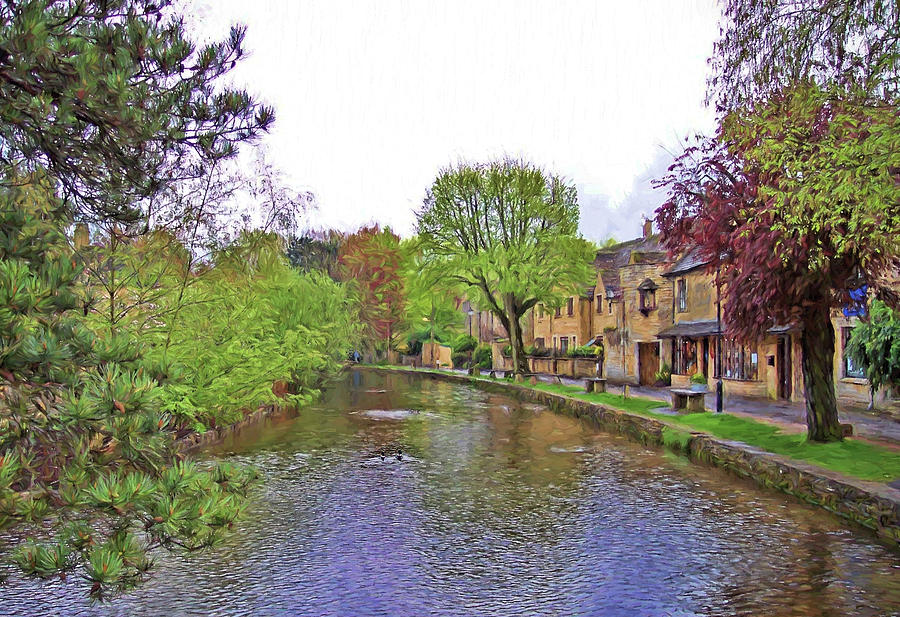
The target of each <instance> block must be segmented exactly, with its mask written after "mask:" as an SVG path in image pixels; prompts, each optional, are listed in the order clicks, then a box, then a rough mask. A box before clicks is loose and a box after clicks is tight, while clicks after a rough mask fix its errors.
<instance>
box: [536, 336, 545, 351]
mask: <svg viewBox="0 0 900 617" xmlns="http://www.w3.org/2000/svg"><path fill="white" fill-rule="evenodd" d="M534 347H535V349H543V348H544V337H542V336H539V337H537V338H536V339H534Z"/></svg>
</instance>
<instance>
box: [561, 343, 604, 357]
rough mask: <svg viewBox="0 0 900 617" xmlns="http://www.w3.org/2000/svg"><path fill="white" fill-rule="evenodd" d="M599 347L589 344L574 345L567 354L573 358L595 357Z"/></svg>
mask: <svg viewBox="0 0 900 617" xmlns="http://www.w3.org/2000/svg"><path fill="white" fill-rule="evenodd" d="M596 350H597V348H596V347H593V346H589V345H582V346H581V347H572V348H570V349H569V350H568V352H567V354H566V355H568V356H569V357H571V358H595V357H596V356H597V351H596Z"/></svg>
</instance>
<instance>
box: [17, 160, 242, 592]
mask: <svg viewBox="0 0 900 617" xmlns="http://www.w3.org/2000/svg"><path fill="white" fill-rule="evenodd" d="M10 187H13V188H10ZM68 216H69V209H68V208H67V207H66V206H65V204H64V203H63V202H62V201H60V200H58V199H56V198H55V196H54V194H53V186H52V182H50V181H49V180H47V179H46V178H42V177H40V176H36V175H32V176H30V177H28V178H22V177H19V178H16V179H14V181H13V182H9V183H7V187H6V188H3V189H0V229H2V234H0V528H3V527H8V526H13V525H16V526H18V527H19V530H18V531H17V533H16V537H25V538H27V540H26V541H25V542H24V543H22V544H20V545H19V547H18V548H17V550H16V551H15V554H14V559H15V561H16V563H17V564H18V565H19V567H21V568H22V570H23V571H25V572H26V573H28V574H31V575H35V576H40V577H50V576H55V575H61V576H65V575H66V573H68V572H71V571H73V570H77V571H80V572H81V573H82V575H83V576H84V577H85V578H86V579H87V580H88V581H89V582H91V583H92V587H91V592H92V593H93V594H102V593H104V592H105V591H107V590H115V589H119V588H122V587H125V586H128V585H130V584H132V583H134V582H136V581H138V580H139V579H140V578H141V577H142V576H143V574H144V573H145V572H147V571H148V570H149V569H150V567H151V561H150V559H149V558H148V556H147V553H148V551H151V550H153V549H154V548H158V547H165V548H171V549H174V548H179V547H180V548H184V549H188V550H193V549H197V548H200V547H203V546H207V545H209V544H210V543H212V542H214V541H215V540H216V538H217V537H218V536H219V535H221V533H222V531H223V530H224V529H226V528H227V527H229V526H230V525H231V523H232V522H233V521H234V520H235V518H236V517H237V516H238V514H239V512H240V506H241V501H240V500H239V499H238V497H239V496H240V495H241V494H242V493H243V492H244V489H245V487H246V484H247V482H248V481H249V476H248V475H247V474H246V473H245V472H237V471H235V470H233V469H230V468H228V467H224V466H220V467H217V468H215V469H214V470H212V471H202V470H200V469H199V468H198V467H197V466H196V465H193V464H189V463H183V462H180V460H179V457H178V455H177V453H176V452H175V450H174V442H173V441H172V438H171V433H170V432H169V431H168V430H166V421H165V418H164V416H163V415H161V411H160V409H159V401H158V396H159V393H160V389H159V387H158V385H157V383H156V382H155V381H154V380H153V379H151V377H150V376H149V375H148V374H147V373H146V372H145V371H143V370H142V368H141V366H140V358H141V351H142V350H141V348H140V345H139V344H138V343H137V341H135V340H134V339H133V338H132V337H130V336H127V335H122V334H116V335H110V334H109V333H108V332H92V331H91V330H90V329H89V328H88V327H86V325H85V323H84V311H85V310H86V309H85V304H84V298H83V297H82V296H81V295H80V293H79V286H78V279H79V277H80V276H81V268H80V266H79V264H78V261H77V259H76V258H75V256H74V255H73V253H72V252H71V250H70V248H69V246H68V242H67V240H66V238H65V237H64V236H63V234H62V233H61V232H60V231H59V229H60V227H62V226H64V225H66V224H67V222H68V221H69V218H68Z"/></svg>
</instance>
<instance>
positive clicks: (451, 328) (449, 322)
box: [402, 238, 465, 349]
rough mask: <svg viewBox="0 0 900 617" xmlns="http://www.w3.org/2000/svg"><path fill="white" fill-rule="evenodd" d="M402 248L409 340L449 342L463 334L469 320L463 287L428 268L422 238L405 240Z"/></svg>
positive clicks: (405, 317)
mask: <svg viewBox="0 0 900 617" xmlns="http://www.w3.org/2000/svg"><path fill="white" fill-rule="evenodd" d="M402 249H403V260H404V261H403V270H402V272H403V287H404V293H405V294H406V306H405V312H404V327H405V328H406V330H407V332H408V338H409V339H410V340H413V341H416V342H418V343H423V342H426V341H430V342H435V341H436V342H439V343H446V342H448V341H450V340H451V339H452V338H453V336H454V335H455V334H457V333H458V332H459V330H460V328H461V326H462V323H463V320H464V317H465V316H464V315H463V313H462V312H461V311H460V310H459V299H458V298H459V295H460V290H459V285H458V283H456V282H455V281H452V280H449V279H447V278H446V277H444V276H442V275H441V274H440V273H438V272H435V271H434V270H433V269H432V270H430V269H428V268H426V267H425V265H426V264H425V261H424V259H423V255H422V249H421V246H420V242H419V239H418V238H412V239H410V240H406V241H404V242H403V243H402ZM419 348H420V349H421V347H419Z"/></svg>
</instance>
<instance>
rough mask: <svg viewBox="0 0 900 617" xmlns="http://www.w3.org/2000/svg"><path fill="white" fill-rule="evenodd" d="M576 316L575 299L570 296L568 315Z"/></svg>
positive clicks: (567, 302)
mask: <svg viewBox="0 0 900 617" xmlns="http://www.w3.org/2000/svg"><path fill="white" fill-rule="evenodd" d="M574 314H575V298H573V297H572V296H569V299H568V300H567V301H566V315H568V316H569V317H571V316H572V315H574Z"/></svg>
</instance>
